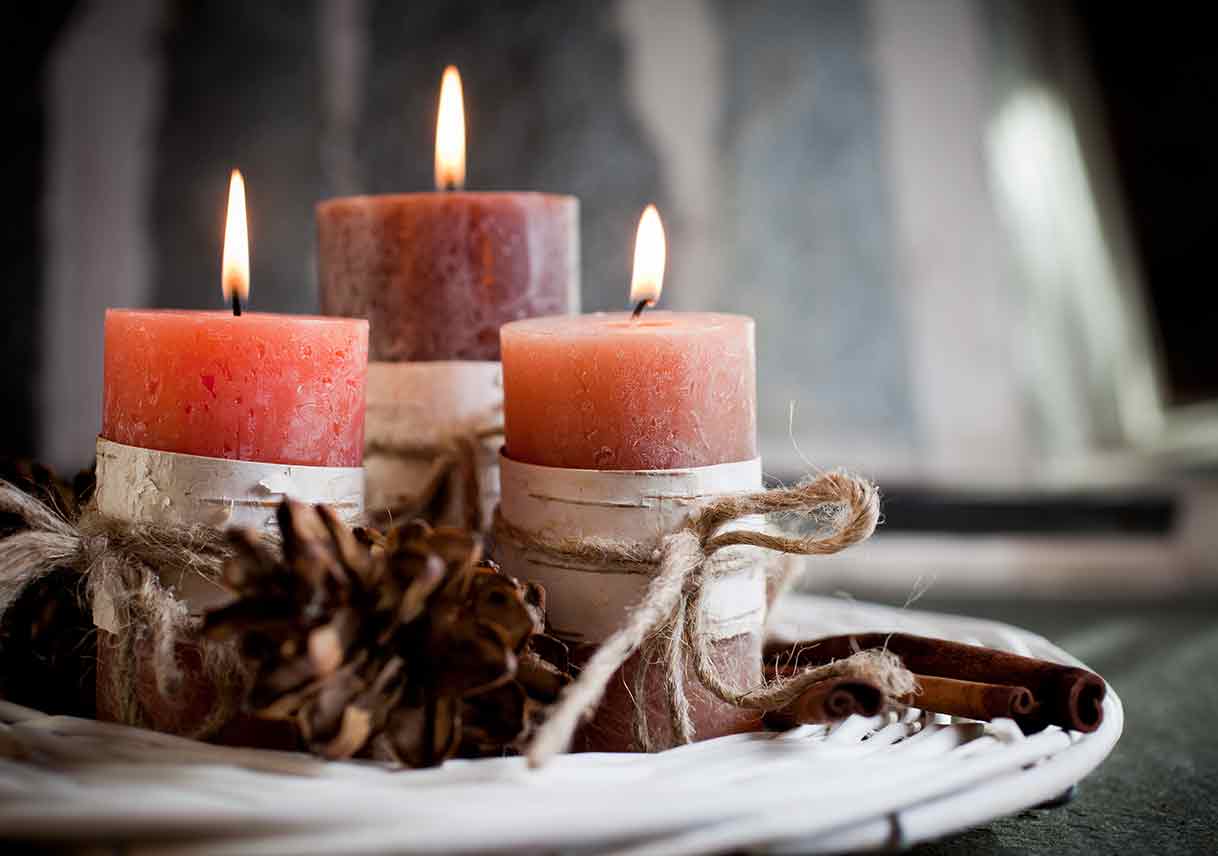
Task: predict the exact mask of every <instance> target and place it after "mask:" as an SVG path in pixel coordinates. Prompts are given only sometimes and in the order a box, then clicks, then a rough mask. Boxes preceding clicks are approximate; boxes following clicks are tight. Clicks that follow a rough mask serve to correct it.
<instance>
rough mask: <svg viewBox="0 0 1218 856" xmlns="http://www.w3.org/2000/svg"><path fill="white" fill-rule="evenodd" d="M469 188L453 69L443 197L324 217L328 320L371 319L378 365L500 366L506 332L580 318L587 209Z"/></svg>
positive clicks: (424, 196) (372, 201)
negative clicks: (573, 315) (565, 316)
mask: <svg viewBox="0 0 1218 856" xmlns="http://www.w3.org/2000/svg"><path fill="white" fill-rule="evenodd" d="M464 185H465V113H464V106H463V103H462V93H461V80H460V77H459V76H458V74H457V70H456V69H455V68H453V67H451V66H450V67H449V68H448V69H447V70H446V71H445V73H444V78H443V81H442V84H441V97H440V109H439V114H438V117H437V122H436V190H437V191H440V192H437V193H405V194H395V195H382V196H352V197H345V198H338V199H330V200H327V201H325V202H322V203H320V204H319V205H318V206H317V229H318V268H319V271H320V279H321V305H322V311H323V312H324V313H325V314H327V315H347V316H353V317H358V318H367V319H369V320H370V321H371V322H372V332H371V358H372V359H373V360H377V361H391V362H396V361H405V360H498V359H499V327H500V326H501V325H502V324H504V323H505V322H508V321H514V320H516V319H518V318H530V317H533V316H536V315H548V314H554V313H563V312H570V311H574V310H575V309H576V308H577V307H578V303H579V200H577V199H575V198H574V197H572V196H559V195H555V194H549V193H527V192H510V193H471V192H463V191H462V188H463V187H464Z"/></svg>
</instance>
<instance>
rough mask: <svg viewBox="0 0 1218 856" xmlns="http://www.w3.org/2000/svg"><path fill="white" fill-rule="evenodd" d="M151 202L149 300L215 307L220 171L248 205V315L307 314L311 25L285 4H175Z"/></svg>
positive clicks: (315, 85) (312, 139)
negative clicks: (237, 174) (234, 181)
mask: <svg viewBox="0 0 1218 856" xmlns="http://www.w3.org/2000/svg"><path fill="white" fill-rule="evenodd" d="M170 8H171V14H170V16H169V19H168V21H167V34H166V36H165V42H164V44H163V45H161V46H160V48H161V49H162V50H163V51H164V52H165V56H166V61H167V69H166V77H167V79H166V81H165V101H164V118H163V121H162V125H161V130H160V134H159V139H158V141H157V149H158V152H159V155H158V159H157V169H156V181H155V185H154V191H153V198H152V199H151V201H150V204H151V206H152V212H153V216H152V218H151V221H152V224H153V241H152V245H153V247H154V248H155V249H154V265H153V273H152V288H151V295H152V305H154V306H163V307H185V308H192V309H199V308H215V307H220V306H221V305H222V301H221V296H220V255H221V247H222V244H223V237H224V211H225V200H226V198H227V195H228V176H229V170H230V169H232V168H233V167H238V168H240V169H241V171H242V172H243V174H244V175H245V180H246V198H247V201H248V205H249V229H250V266H251V269H252V274H251V284H252V288H251V293H250V306H251V308H252V309H255V310H265V311H276V312H312V313H315V312H316V311H317V285H316V278H315V276H314V274H313V267H314V262H313V244H314V234H315V230H314V226H313V204H314V203H315V202H316V200H317V196H318V192H319V186H320V174H321V172H320V158H319V153H318V124H319V87H320V72H319V69H318V54H319V52H318V50H317V44H316V36H317V26H316V23H315V19H314V14H313V13H314V10H313V7H312V6H311V5H309V6H305V7H302V6H301V5H300V4H298V3H294V2H288V0H274V2H258V3H247V2H242V0H214V2H207V3H174V4H171V7H170Z"/></svg>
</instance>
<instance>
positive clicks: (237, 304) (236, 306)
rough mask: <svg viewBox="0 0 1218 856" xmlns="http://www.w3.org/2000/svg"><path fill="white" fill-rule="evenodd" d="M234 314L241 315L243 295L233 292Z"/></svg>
mask: <svg viewBox="0 0 1218 856" xmlns="http://www.w3.org/2000/svg"><path fill="white" fill-rule="evenodd" d="M233 315H237V316H240V315H241V296H240V295H238V294H235V293H234V294H233Z"/></svg>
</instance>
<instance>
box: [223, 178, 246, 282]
mask: <svg viewBox="0 0 1218 856" xmlns="http://www.w3.org/2000/svg"><path fill="white" fill-rule="evenodd" d="M220 290H221V291H222V292H223V293H224V300H225V302H226V303H227V302H228V301H230V300H232V299H233V295H236V296H237V297H238V298H239V299H241V300H245V299H246V298H248V297H249V295H250V235H249V228H248V226H247V225H246V222H245V179H243V178H242V177H241V172H240V170H236V169H234V170H233V175H232V178H230V179H229V182H228V217H227V218H225V221H224V262H223V264H222V265H221V267H220Z"/></svg>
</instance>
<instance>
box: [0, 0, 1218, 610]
mask: <svg viewBox="0 0 1218 856" xmlns="http://www.w3.org/2000/svg"><path fill="white" fill-rule="evenodd" d="M1207 33H1208V31H1207V30H1206V28H1205V27H1203V26H1201V25H1200V23H1199V22H1191V23H1190V21H1189V15H1188V14H1187V13H1184V12H1182V11H1181V10H1176V11H1175V12H1173V13H1172V14H1170V15H1159V16H1155V15H1147V14H1146V11H1145V10H1144V9H1142V8H1140V7H1127V6H1124V5H1123V4H1108V3H1103V2H1098V0H1061V1H1060V2H1055V3H1045V2H1031V0H1029V2H1019V0H916V2H912V0H911V2H897V0H870V2H838V0H825V1H824V2H804V0H762V2H744V1H743V0H740V2H733V0H517V2H501V3H480V2H466V0H443V2H440V0H435V2H394V0H315V1H314V2H258V3H249V2H243V0H210V2H188V0H92V2H88V0H76V2H67V1H66V0H45V2H42V3H40V4H36V8H35V10H33V11H26V12H24V13H21V14H20V15H18V14H16V13H12V14H11V15H10V18H9V20H8V21H7V22H6V26H5V35H4V40H5V49H4V52H3V60H0V61H2V62H3V63H4V64H5V70H6V72H7V77H8V79H10V80H12V81H15V82H16V86H15V90H14V96H13V97H12V98H11V100H10V107H9V115H10V119H9V125H8V129H9V130H8V131H7V132H6V133H5V136H4V139H3V141H2V142H0V149H2V150H3V158H2V164H3V166H2V168H3V175H4V187H5V189H6V192H7V194H8V197H9V199H10V203H9V205H10V209H9V211H10V213H9V215H8V223H9V225H8V227H7V229H6V230H5V233H4V242H5V248H4V253H3V255H2V256H0V266H2V268H3V270H2V272H0V273H2V275H0V289H3V293H4V297H5V305H6V310H5V312H4V313H3V315H2V317H0V333H2V335H0V348H3V349H4V365H5V369H4V371H3V373H2V374H0V384H2V390H0V392H2V395H3V398H4V400H5V401H6V402H7V403H8V414H9V415H8V417H6V419H5V420H3V422H0V453H7V454H16V455H32V456H36V457H38V458H40V459H41V460H43V461H45V462H47V463H50V464H53V465H54V466H56V467H57V468H59V469H61V470H62V471H67V472H71V471H74V470H75V469H76V468H78V467H80V466H83V465H84V464H85V463H86V462H87V461H88V460H89V459H90V457H91V455H92V445H93V440H94V436H95V434H96V431H97V427H98V423H99V413H100V395H101V362H100V361H101V330H102V326H101V319H102V312H103V310H104V308H105V307H107V306H140V305H150V306H178V307H216V306H218V305H219V300H220V295H219V287H218V283H219V265H220V242H221V236H222V230H223V212H224V200H225V194H226V192H227V177H228V172H229V169H230V168H231V167H233V166H239V167H241V168H242V170H243V171H244V173H245V175H246V179H247V182H248V192H249V205H250V219H251V224H250V229H251V237H252V257H253V292H252V305H253V307H254V308H256V309H261V310H273V311H286V312H311V311H315V310H316V306H317V284H316V272H315V260H314V241H315V237H314V225H313V204H314V203H315V202H316V201H317V200H318V199H320V198H324V197H327V196H332V195H338V194H347V193H358V192H368V193H375V192H389V191H406V190H428V189H431V182H432V145H433V140H434V127H435V126H434V122H435V109H436V101H437V93H438V85H439V80H440V75H441V72H442V70H443V68H444V66H445V65H446V64H448V63H454V64H456V65H458V66H459V67H460V69H461V72H462V75H463V77H464V82H465V96H466V105H467V123H468V129H469V180H468V186H469V187H470V188H471V189H535V190H547V191H558V192H565V193H571V194H575V195H577V196H579V197H580V199H581V203H582V234H583V270H582V277H583V303H584V307H585V309H610V308H611V309H620V308H623V307H625V305H626V292H627V288H628V283H629V274H630V270H629V269H630V261H631V253H632V246H633V235H634V229H635V225H636V223H637V217H638V214H639V212H640V211H641V209H642V208H643V207H644V205H645V204H646V203H648V202H651V201H654V202H656V203H657V204H658V205H659V207H660V210H661V212H662V214H663V216H664V219H665V223H666V227H667V229H668V238H669V275H668V278H667V281H666V284H665V292H664V302H665V303H666V304H667V305H668V306H669V307H671V308H676V309H706V310H723V311H738V312H746V313H748V314H751V315H753V316H755V317H756V319H757V324H758V348H759V381H760V382H759V388H760V395H761V398H760V424H761V433H762V443H763V452H764V456H765V460H766V469H767V471H768V472H769V473H770V474H771V476H772V477H774V478H775V479H791V478H796V477H798V475H799V474H800V473H802V472H804V471H806V470H807V469H808V468H809V467H834V466H849V467H852V468H855V469H857V470H860V471H862V472H865V473H867V474H869V475H871V476H872V477H874V478H875V479H877V480H878V481H879V482H880V483H881V485H882V486H884V488H885V491H886V494H887V497H888V500H887V504H886V506H885V518H886V520H885V525H884V526H883V528H882V530H881V534H880V536H878V537H877V538H876V539H874V541H873V542H872V543H871V544H869V545H867V546H866V547H865V548H863V549H860V550H857V551H853V552H851V553H850V554H847V555H843V556H840V557H835V558H834V559H832V560H828V561H826V562H823V563H820V564H818V566H817V567H818V574H817V580H816V582H817V584H818V585H819V586H822V587H826V588H829V589H832V588H833V587H834V586H838V585H840V586H843V587H845V586H848V587H850V588H851V589H852V590H857V589H858V588H860V587H868V586H876V587H891V588H894V589H898V590H909V589H911V588H916V587H917V586H922V585H933V586H937V587H938V588H937V590H939V591H951V590H955V589H962V590H969V591H975V590H981V591H988V592H994V591H999V592H1005V591H1009V590H1016V591H1020V592H1025V593H1027V592H1031V593H1049V594H1061V593H1068V594H1072V595H1078V596H1091V595H1095V594H1103V595H1109V594H1118V593H1128V592H1134V593H1139V592H1158V593H1171V592H1180V591H1182V590H1188V589H1191V588H1193V587H1196V586H1208V587H1212V586H1213V585H1214V584H1215V583H1216V582H1218V559H1216V558H1215V557H1216V556H1218V527H1215V526H1213V525H1212V521H1214V520H1215V513H1216V512H1218V480H1216V479H1215V476H1216V475H1218V468H1216V467H1215V466H1214V463H1215V461H1216V460H1218V360H1215V359H1214V357H1213V347H1212V341H1213V335H1214V333H1213V330H1214V328H1215V323H1216V322H1218V311H1216V310H1215V308H1214V306H1215V305H1216V304H1215V303H1214V302H1213V301H1212V299H1211V297H1210V295H1209V294H1208V292H1209V291H1210V290H1212V288H1213V285H1214V279H1213V273H1212V271H1211V270H1210V268H1209V261H1210V260H1209V257H1208V251H1209V250H1211V248H1213V247H1214V246H1218V218H1216V217H1215V215H1214V212H1213V205H1212V200H1213V199H1214V198H1215V197H1216V195H1218V158H1215V156H1214V143H1213V139H1212V134H1211V133H1209V132H1206V131H1204V128H1205V127H1207V126H1208V123H1207V122H1206V121H1205V119H1206V117H1208V116H1210V115H1211V114H1212V113H1213V110H1214V107H1215V106H1216V104H1215V102H1216V101H1218V73H1216V71H1215V65H1214V63H1213V56H1212V44H1211V42H1210V41H1209V39H1208V35H1207ZM1207 283H1208V284H1207ZM917 580H921V581H922V582H920V583H915V581H917Z"/></svg>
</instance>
